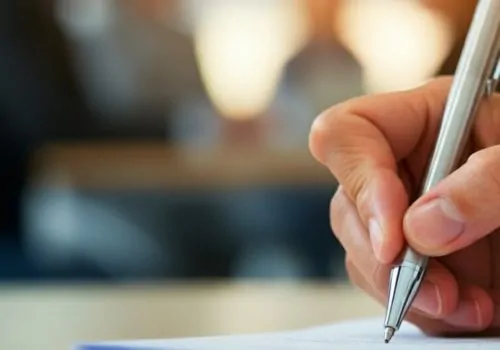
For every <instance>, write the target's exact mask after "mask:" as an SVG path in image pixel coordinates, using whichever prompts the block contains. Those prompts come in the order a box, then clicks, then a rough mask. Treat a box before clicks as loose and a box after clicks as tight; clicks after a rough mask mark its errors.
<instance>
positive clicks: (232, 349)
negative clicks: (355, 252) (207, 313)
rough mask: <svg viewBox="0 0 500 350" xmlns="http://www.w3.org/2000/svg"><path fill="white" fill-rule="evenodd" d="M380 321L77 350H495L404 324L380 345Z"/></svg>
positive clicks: (493, 342) (481, 341)
mask: <svg viewBox="0 0 500 350" xmlns="http://www.w3.org/2000/svg"><path fill="white" fill-rule="evenodd" d="M382 324H383V322H382V320H380V319H368V320H356V321H351V322H345V323H338V324H332V325H327V326H321V327H314V328H308V329H303V330H296V331H288V332H279V333H267V334H255V335H236V336H234V335H233V336H219V337H204V338H187V339H163V340H146V341H140V340H137V341H128V342H111V343H101V344H95V345H94V346H87V347H86V346H83V347H80V348H78V350H216V349H217V350H236V349H237V350H299V349H300V350H333V349H365V348H369V349H370V350H378V349H384V350H387V349H390V348H391V347H392V348H393V349H417V348H419V347H422V346H425V347H426V349H431V350H433V349H435V350H438V349H464V350H467V349H478V347H479V348H482V349H499V346H500V338H499V339H496V338H474V339H470V338H457V339H454V338H435V337H427V336H425V335H424V334H422V333H421V332H420V331H419V330H418V329H417V328H415V327H413V326H412V325H409V324H405V325H403V327H401V329H400V330H399V332H397V333H396V334H395V336H394V338H393V339H392V341H391V342H390V344H385V343H384V341H383V333H384V332H383V327H382Z"/></svg>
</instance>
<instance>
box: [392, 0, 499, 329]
mask: <svg viewBox="0 0 500 350" xmlns="http://www.w3.org/2000/svg"><path fill="white" fill-rule="evenodd" d="M499 27H500V0H480V1H479V3H478V4H477V6H476V11H475V13H474V17H473V20H472V23H471V26H470V28H469V32H468V34H467V38H466V41H465V45H464V48H463V50H462V55H461V57H460V60H459V63H458V66H457V70H456V73H455V76H454V79H453V82H452V85H451V89H450V92H449V95H448V100H447V102H446V106H445V108H444V114H443V119H442V121H441V125H440V130H439V133H438V137H437V140H436V144H435V146H434V152H433V154H432V157H431V159H430V162H429V164H428V168H427V172H426V176H425V178H424V179H423V182H422V187H421V194H424V193H426V192H428V191H429V190H430V189H431V188H433V187H434V186H435V185H436V184H438V183H439V182H440V181H441V180H443V179H444V178H446V177H447V176H448V175H449V174H450V173H451V172H452V171H453V170H455V168H456V167H457V166H458V162H459V160H460V159H461V158H462V156H463V152H464V148H465V145H466V143H467V140H468V138H469V136H470V130H471V126H472V123H473V121H474V116H475V114H476V112H477V109H478V107H479V102H480V101H481V99H482V98H483V96H485V95H486V92H487V91H489V90H490V89H489V88H491V86H494V84H491V81H490V80H491V78H492V77H493V76H494V74H493V73H494V71H495V67H496V66H497V62H498V59H499V56H498V52H499V49H500V42H499V40H498V39H499ZM496 75H498V74H496ZM487 89H488V90H487ZM402 258H403V261H402V263H401V265H399V266H396V267H394V268H393V269H392V271H391V275H390V278H389V297H388V303H387V312H386V319H385V327H386V329H387V328H389V329H392V330H397V329H399V327H400V325H401V323H402V322H403V320H404V318H405V316H406V313H407V311H408V310H409V308H410V307H411V304H412V302H413V299H414V298H415V296H416V295H417V293H418V290H419V288H420V285H421V283H422V281H423V278H424V274H425V271H426V267H427V262H428V257H426V256H423V255H421V254H419V253H418V252H416V251H415V250H413V249H412V248H411V247H407V248H406V251H405V253H404V256H403V257H402Z"/></svg>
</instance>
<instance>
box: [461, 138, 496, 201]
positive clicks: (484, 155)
mask: <svg viewBox="0 0 500 350" xmlns="http://www.w3.org/2000/svg"><path fill="white" fill-rule="evenodd" d="M499 154H500V146H495V147H491V148H487V149H484V150H481V151H479V152H476V153H473V154H472V155H471V156H470V157H469V159H468V161H467V162H468V163H469V164H470V165H471V166H473V167H474V172H475V173H476V174H475V175H477V178H479V179H481V183H482V186H484V187H486V189H487V191H488V193H490V194H491V195H493V196H494V197H496V198H499V197H500V162H499V161H498V156H499Z"/></svg>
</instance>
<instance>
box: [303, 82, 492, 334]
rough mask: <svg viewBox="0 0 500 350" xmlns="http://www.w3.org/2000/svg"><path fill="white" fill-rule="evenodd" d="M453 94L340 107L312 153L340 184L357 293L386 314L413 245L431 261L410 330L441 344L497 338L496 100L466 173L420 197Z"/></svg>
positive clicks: (434, 90) (319, 131)
mask: <svg viewBox="0 0 500 350" xmlns="http://www.w3.org/2000/svg"><path fill="white" fill-rule="evenodd" d="M450 85H451V78H450V77H440V78H437V79H435V80H432V81H430V82H429V83H427V84H425V85H422V86H420V87H418V88H416V89H413V90H408V91H403V92H395V93H388V94H381V95H369V96H363V97H359V98H355V99H352V100H349V101H346V102H344V103H341V104H339V105H337V106H334V107H332V108H330V109H328V110H327V111H325V112H324V113H322V114H321V115H320V116H319V117H317V118H316V120H315V121H314V123H313V125H312V128H311V134H310V139H309V146H310V150H311V153H312V154H313V156H314V157H315V158H316V159H317V160H318V161H319V162H320V163H322V164H323V165H325V166H326V167H327V168H328V169H329V170H330V171H331V173H332V174H333V176H334V177H335V178H336V179H337V181H338V182H339V188H338V190H337V192H336V193H335V195H334V197H333V199H332V202H331V218H330V219H331V226H332V230H333V232H334V234H335V235H336V237H337V238H338V240H339V241H340V242H341V244H342V245H343V247H344V248H345V250H346V267H347V270H348V272H349V276H350V278H351V280H352V282H353V283H354V284H355V285H357V286H359V287H360V288H362V289H363V290H364V291H365V292H366V293H367V294H369V295H370V296H372V297H373V298H375V299H376V300H378V301H380V302H381V303H384V304H385V302H386V300H387V281H388V275H389V270H390V267H391V264H393V263H395V262H396V261H397V259H398V256H399V254H400V253H401V251H402V249H403V247H404V244H409V245H410V246H412V247H413V248H414V249H416V250H417V251H419V252H420V253H423V254H425V255H428V256H430V257H431V261H430V265H429V269H428V272H427V274H426V277H425V281H424V283H423V285H422V288H421V290H420V292H419V294H418V296H417V298H416V300H415V303H414V307H413V308H412V309H411V310H410V312H409V315H408V317H407V319H408V321H409V322H411V323H413V324H415V325H416V326H418V327H419V328H420V329H422V330H423V331H424V332H425V333H427V334H429V335H435V336H448V335H451V336H459V335H464V334H467V335H469V334H475V335H499V334H500V234H499V231H498V230H497V228H499V227H500V146H498V145H499V144H500V96H499V95H494V96H492V97H491V98H489V99H484V101H483V102H482V103H481V105H480V108H479V111H478V114H477V116H476V120H475V124H474V126H473V130H472V133H471V136H470V138H469V140H468V143H467V146H466V151H465V154H464V156H463V165H461V166H460V167H459V168H458V169H457V170H456V171H454V172H453V173H452V174H451V175H449V176H448V177H447V178H446V179H444V180H443V181H442V182H440V183H439V184H438V185H437V186H435V187H434V188H433V189H432V190H431V191H429V192H428V193H426V194H425V195H423V196H421V197H418V190H419V187H420V183H421V181H422V177H423V173H424V171H425V167H426V163H427V161H428V159H429V157H430V153H431V152H432V148H433V143H434V142H435V139H436V137H437V132H438V129H439V122H440V119H441V117H442V114H443V110H444V106H445V102H446V98H447V94H448V92H449V89H450Z"/></svg>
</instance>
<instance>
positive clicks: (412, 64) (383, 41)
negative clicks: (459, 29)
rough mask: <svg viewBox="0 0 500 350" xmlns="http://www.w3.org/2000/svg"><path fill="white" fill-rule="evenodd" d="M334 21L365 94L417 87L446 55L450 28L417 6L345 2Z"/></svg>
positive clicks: (390, 0) (394, 1)
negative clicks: (361, 70)
mask: <svg viewBox="0 0 500 350" xmlns="http://www.w3.org/2000/svg"><path fill="white" fill-rule="evenodd" d="M339 21H340V28H341V33H340V35H341V38H342V40H343V41H344V42H345V44H346V46H348V47H349V48H350V49H351V50H352V52H353V54H354V55H355V56H356V58H357V59H358V60H359V61H360V63H361V64H362V66H363V68H364V71H365V72H364V73H365V84H366V86H365V87H366V89H367V90H368V91H370V92H383V91H392V90H404V89H409V88H412V87H414V86H417V85H420V84H422V83H423V82H424V81H425V80H427V79H429V78H430V77H431V76H432V75H433V74H435V72H436V70H437V69H439V65H440V64H441V63H442V61H443V60H444V58H445V56H446V55H447V54H448V52H449V50H450V49H451V44H452V32H451V27H450V26H449V23H448V22H446V21H445V20H444V19H443V18H442V17H440V16H439V15H438V14H436V13H434V12H432V11H431V10H430V9H428V8H426V7H424V6H423V5H422V4H420V3H419V1H418V0H404V1H401V0H378V1H374V0H372V1H365V0H346V1H344V4H343V5H342V10H341V14H340V17H339Z"/></svg>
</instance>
